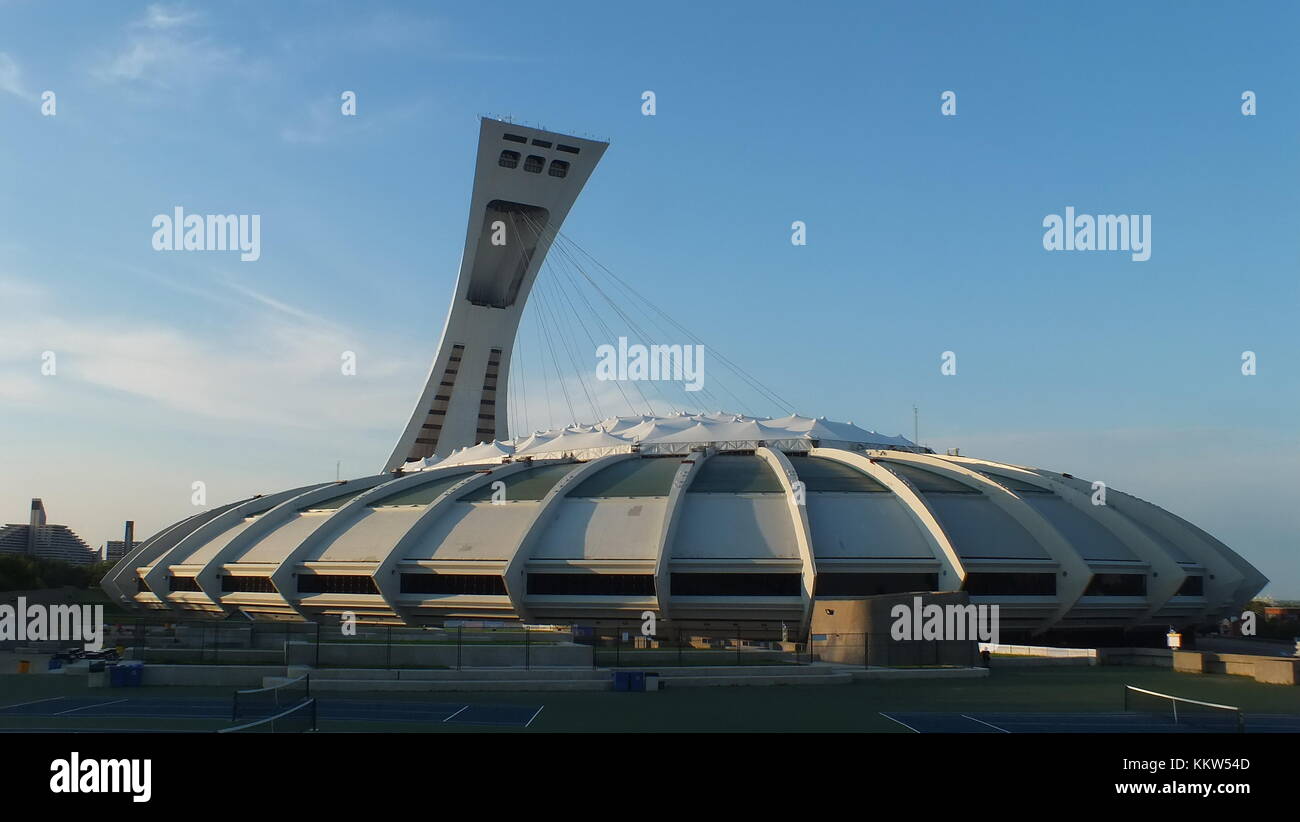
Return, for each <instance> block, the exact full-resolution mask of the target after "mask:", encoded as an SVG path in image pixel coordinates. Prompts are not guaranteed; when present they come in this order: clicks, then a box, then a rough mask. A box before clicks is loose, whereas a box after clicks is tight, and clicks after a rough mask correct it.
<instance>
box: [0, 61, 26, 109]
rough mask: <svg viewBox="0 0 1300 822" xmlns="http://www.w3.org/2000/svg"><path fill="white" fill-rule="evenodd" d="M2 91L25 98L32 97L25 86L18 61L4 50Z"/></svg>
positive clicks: (0, 68)
mask: <svg viewBox="0 0 1300 822" xmlns="http://www.w3.org/2000/svg"><path fill="white" fill-rule="evenodd" d="M0 91H2V92H5V93H6V94H12V95H13V96H15V97H21V98H23V99H24V100H26V99H28V98H30V97H31V95H30V94H28V93H27V90H26V89H25V88H24V87H23V80H22V70H21V69H20V68H19V67H18V61H17V60H15V59H14V58H13V57H11V56H10V55H8V54H6V53H5V52H3V51H0Z"/></svg>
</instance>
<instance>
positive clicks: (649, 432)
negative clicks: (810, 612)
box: [402, 412, 920, 472]
mask: <svg viewBox="0 0 1300 822" xmlns="http://www.w3.org/2000/svg"><path fill="white" fill-rule="evenodd" d="M814 441H816V444H818V445H821V446H823V447H838V448H853V447H855V446H856V447H864V446H865V447H874V448H903V449H909V450H920V449H919V448H917V446H916V445H915V444H914V443H912V442H911V441H910V440H908V439H906V438H905V437H903V436H901V435H895V436H889V435H887V434H880V433H877V432H875V431H868V430H866V429H864V428H859V427H858V426H856V425H854V424H853V423H851V422H835V421H833V420H828V419H826V418H825V417H819V418H813V417H801V416H799V415H797V414H791V415H790V416H788V417H780V418H777V419H772V418H769V417H746V416H744V415H742V414H727V413H723V412H718V413H715V414H685V413H679V414H673V415H670V416H666V417H654V416H648V415H643V414H637V415H633V416H627V417H610V418H609V419H606V420H601V421H600V422H598V423H595V424H593V425H576V424H575V425H570V426H568V427H567V428H557V429H554V430H551V431H535V432H533V433H531V434H528V435H526V436H523V437H517V438H515V439H510V440H501V441H497V442H485V443H480V444H479V445H474V446H471V447H469V448H462V449H460V450H459V451H455V452H453V453H452V454H451V455H450V456H448V457H446V458H445V459H438V458H437V457H429V458H428V459H423V460H417V461H415V462H409V463H407V464H406V465H405V466H403V467H402V470H403V471H408V472H409V471H423V470H425V469H428V468H435V467H437V468H445V467H447V466H452V465H468V464H475V463H499V462H501V461H503V460H504V459H506V458H511V457H535V458H540V459H556V458H562V457H572V458H575V459H582V460H586V459H594V458H596V457H603V456H607V455H609V454H626V453H629V452H631V451H633V450H639V451H640V452H641V453H643V454H685V453H687V452H689V451H690V450H691V448H693V447H696V446H702V445H712V446H716V447H719V448H722V449H724V450H732V451H739V450H752V449H754V448H756V447H758V446H759V445H760V444H764V445H767V446H768V447H770V448H775V449H777V450H780V451H806V450H808V448H809V447H811V446H812V445H813V444H814Z"/></svg>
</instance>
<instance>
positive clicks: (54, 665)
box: [47, 656, 63, 671]
mask: <svg viewBox="0 0 1300 822" xmlns="http://www.w3.org/2000/svg"><path fill="white" fill-rule="evenodd" d="M62 669H63V659H62V658H61V657H57V656H52V657H50V663H49V668H48V669H47V670H50V671H59V670H62Z"/></svg>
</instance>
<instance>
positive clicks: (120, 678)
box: [108, 665, 126, 688]
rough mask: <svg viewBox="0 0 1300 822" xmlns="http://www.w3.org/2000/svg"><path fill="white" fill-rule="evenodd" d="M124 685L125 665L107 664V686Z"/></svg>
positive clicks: (120, 686)
mask: <svg viewBox="0 0 1300 822" xmlns="http://www.w3.org/2000/svg"><path fill="white" fill-rule="evenodd" d="M125 685H126V666H124V665H109V666H108V686H109V687H110V688H122V687H125Z"/></svg>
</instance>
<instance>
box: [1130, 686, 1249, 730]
mask: <svg viewBox="0 0 1300 822" xmlns="http://www.w3.org/2000/svg"><path fill="white" fill-rule="evenodd" d="M1124 710H1125V711H1126V712H1131V713H1139V714H1145V715H1147V716H1154V717H1157V718H1163V719H1165V720H1168V721H1170V722H1172V723H1174V724H1175V725H1186V726H1188V727H1190V728H1196V729H1198V730H1206V731H1220V732H1224V733H1241V732H1243V731H1245V730H1246V721H1245V717H1244V716H1243V715H1242V713H1241V709H1240V708H1234V707H1233V706H1231V705H1217V704H1215V703H1213V702H1202V701H1200V700H1198V699H1185V698H1183V697H1180V696H1170V695H1169V694H1162V693H1157V692H1156V691H1148V690H1146V689H1145V688H1135V687H1133V686H1132V685H1125V686H1124Z"/></svg>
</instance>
